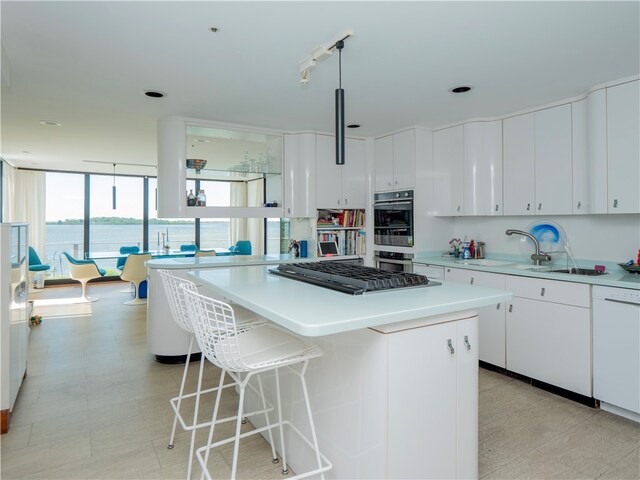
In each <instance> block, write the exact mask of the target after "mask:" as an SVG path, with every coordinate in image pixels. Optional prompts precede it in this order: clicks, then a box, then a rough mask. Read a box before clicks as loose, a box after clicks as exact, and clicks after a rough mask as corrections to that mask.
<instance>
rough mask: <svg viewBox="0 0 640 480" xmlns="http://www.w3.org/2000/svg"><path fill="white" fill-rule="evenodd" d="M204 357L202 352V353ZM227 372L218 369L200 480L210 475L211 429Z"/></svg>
mask: <svg viewBox="0 0 640 480" xmlns="http://www.w3.org/2000/svg"><path fill="white" fill-rule="evenodd" d="M202 357H203V358H204V353H203V354H202ZM226 373H227V372H226V371H225V370H222V369H221V370H220V382H219V383H218V391H217V393H216V401H215V403H214V405H213V414H212V415H211V427H209V435H208V436H207V451H206V453H205V455H204V460H203V463H202V465H201V466H202V474H201V475H200V480H202V479H203V478H204V477H205V475H206V476H207V478H208V479H211V475H209V470H208V469H207V463H209V452H211V443H212V442H213V430H214V429H215V426H216V420H217V418H218V407H219V406H220V397H221V396H222V387H223V385H224V377H225V374H226Z"/></svg>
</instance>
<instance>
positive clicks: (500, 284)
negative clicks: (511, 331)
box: [445, 268, 507, 368]
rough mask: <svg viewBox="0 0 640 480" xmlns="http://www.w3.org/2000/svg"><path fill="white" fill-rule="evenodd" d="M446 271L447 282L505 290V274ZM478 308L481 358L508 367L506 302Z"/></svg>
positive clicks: (459, 269)
mask: <svg viewBox="0 0 640 480" xmlns="http://www.w3.org/2000/svg"><path fill="white" fill-rule="evenodd" d="M445 272H446V273H445V280H446V281H447V282H457V283H466V284H467V285H477V286H480V287H488V288H497V289H500V290H505V282H506V278H505V275H499V274H495V273H486V272H478V271H474V270H465V269H462V268H447V269H446V270H445ZM477 310H478V316H479V326H478V330H479V339H480V350H479V358H480V360H482V361H483V362H487V363H490V364H492V365H497V366H499V367H502V368H506V367H507V364H506V363H507V356H506V316H505V311H506V304H504V303H497V304H495V305H490V306H487V307H482V308H478V309H477Z"/></svg>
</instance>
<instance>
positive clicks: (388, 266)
mask: <svg viewBox="0 0 640 480" xmlns="http://www.w3.org/2000/svg"><path fill="white" fill-rule="evenodd" d="M373 261H374V262H375V266H376V268H381V269H382V270H388V271H390V272H405V273H413V254H412V253H402V252H384V251H382V252H381V251H378V250H376V251H375V252H373Z"/></svg>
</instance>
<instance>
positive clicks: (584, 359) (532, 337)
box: [506, 276, 592, 397]
mask: <svg viewBox="0 0 640 480" xmlns="http://www.w3.org/2000/svg"><path fill="white" fill-rule="evenodd" d="M506 288H507V290H511V291H512V292H513V293H514V298H513V301H512V302H511V303H510V304H509V308H508V310H507V368H508V369H509V370H511V371H512V372H516V373H520V374H522V375H526V376H528V377H531V378H534V379H536V380H541V381H543V382H546V383H549V384H551V385H555V386H558V387H560V388H564V389H566V390H570V391H572V392H576V393H580V394H582V395H586V396H588V397H591V393H592V390H591V308H590V290H589V289H590V286H589V285H586V284H574V283H569V282H558V281H553V280H542V279H535V278H525V277H512V276H509V277H507V283H506Z"/></svg>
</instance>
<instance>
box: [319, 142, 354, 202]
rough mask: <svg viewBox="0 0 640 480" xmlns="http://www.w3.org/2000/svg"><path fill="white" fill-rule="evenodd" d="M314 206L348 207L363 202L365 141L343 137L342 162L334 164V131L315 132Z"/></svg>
mask: <svg viewBox="0 0 640 480" xmlns="http://www.w3.org/2000/svg"><path fill="white" fill-rule="evenodd" d="M315 162H316V207H317V208H329V209H331V208H335V209H344V208H347V209H351V208H365V205H366V194H365V187H366V181H365V180H366V163H365V142H364V140H361V139H355V138H347V139H346V140H345V163H344V165H336V144H335V137H334V136H333V135H316V160H315Z"/></svg>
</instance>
